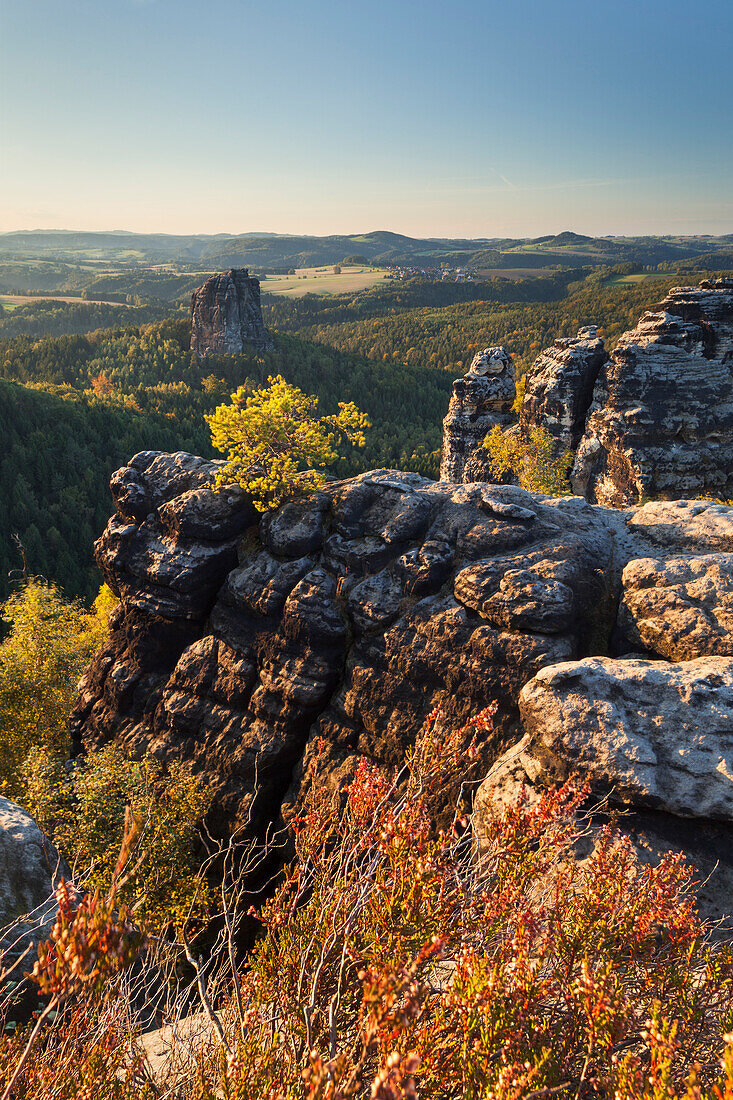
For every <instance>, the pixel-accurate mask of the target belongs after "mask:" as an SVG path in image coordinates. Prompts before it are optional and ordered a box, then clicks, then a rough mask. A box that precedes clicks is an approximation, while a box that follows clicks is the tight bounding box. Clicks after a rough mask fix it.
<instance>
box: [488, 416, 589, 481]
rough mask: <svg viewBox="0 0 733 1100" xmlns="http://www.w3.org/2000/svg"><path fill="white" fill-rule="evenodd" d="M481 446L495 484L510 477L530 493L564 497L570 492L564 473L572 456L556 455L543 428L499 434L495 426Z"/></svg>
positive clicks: (569, 465)
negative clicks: (485, 454) (486, 454)
mask: <svg viewBox="0 0 733 1100" xmlns="http://www.w3.org/2000/svg"><path fill="white" fill-rule="evenodd" d="M483 445H484V447H485V448H486V450H487V451H488V455H489V466H490V470H491V476H492V477H495V478H496V479H497V480H498V481H500V480H501V479H502V478H504V477H505V476H506V475H507V474H511V475H513V476H514V477H515V478H516V479H517V481H518V482H519V484H520V485H521V487H522V488H523V489H528V490H529V491H530V492H534V493H546V494H547V495H548V496H566V495H567V494H568V493H569V492H570V484H569V482H568V470H569V469H570V467H571V465H572V462H573V453H572V451H565V452H563V453H562V454H560V455H557V454H556V453H555V441H554V439H553V438H552V436H551V435H550V433H549V432H548V431H547V429H546V428H544V427H542V426H539V427H532V428H528V429H527V430H526V431H525V432H519V431H517V430H516V428H513V429H510V430H509V431H503V430H502V427H501V425H500V424H495V425H494V427H493V428H492V429H491V431H490V432H489V434H488V435H487V436H486V439H485V440H484V444H483Z"/></svg>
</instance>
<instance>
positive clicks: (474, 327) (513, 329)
mask: <svg viewBox="0 0 733 1100" xmlns="http://www.w3.org/2000/svg"><path fill="white" fill-rule="evenodd" d="M528 281H529V280H528ZM676 282H679V276H670V277H669V278H666V279H659V280H656V279H655V280H648V281H644V282H638V283H622V284H620V285H613V284H609V283H608V282H606V281H604V280H603V279H601V278H599V277H598V276H596V275H592V276H590V278H588V279H585V280H584V281H582V282H580V283H575V284H573V286H572V287H571V291H573V292H571V293H570V294H569V295H568V296H567V297H558V298H557V299H556V300H554V301H551V300H543V301H539V302H537V301H535V302H527V303H526V304H524V303H521V302H517V301H513V302H500V301H499V302H496V301H485V300H480V301H471V302H461V303H456V304H454V305H448V306H444V307H443V308H431V307H429V306H428V307H422V308H415V309H405V310H402V311H400V312H395V313H392V314H389V315H386V316H376V317H375V316H372V317H369V318H363V319H348V320H346V319H345V320H342V321H332V322H331V321H327V320H326V319H325V318H323V317H321V319H320V320H319V321H316V322H314V323H311V324H308V323H307V322H306V323H302V321H303V320H304V318H303V313H304V311H303V310H302V307H301V305H300V302H294V303H292V305H293V309H292V312H291V317H292V318H293V321H294V326H295V328H296V331H298V332H299V334H300V335H302V336H304V337H306V338H308V339H311V340H315V341H318V342H319V343H324V344H328V345H329V346H331V347H335V348H338V349H339V350H340V351H344V352H348V353H350V354H354V355H365V356H367V357H368V358H369V359H373V360H379V361H382V362H388V361H392V362H397V363H409V364H412V365H417V366H423V367H433V368H437V369H441V370H448V371H451V372H452V373H459V372H460V371H461V370H462V369H464V367H467V366H468V361H470V359H471V357H472V355H473V353H474V352H475V351H476V350H478V349H479V348H484V347H487V346H491V345H495V344H505V345H506V346H507V348H508V349H509V350H510V351H511V353H512V355H513V356H514V359H515V365H516V368H517V370H518V372H519V373H522V372H523V371H524V370H526V368H527V367H528V366H529V365H530V363H531V362H532V360H533V359H534V358H535V357H536V356H537V355H538V354H539V352H540V351H541V350H542V349H543V348H545V347H547V346H548V345H549V344H551V343H552V341H553V340H555V339H557V337H558V336H574V335H575V333H576V332H577V330H578V328H579V327H580V326H581V325H589V324H596V325H598V326H599V328H600V329H601V330H602V332H601V335H603V336H604V337H605V339H606V343H607V345H608V346H609V347H612V346H613V344H615V341H616V340H617V339H618V337H619V336H620V335H621V333H622V332H623V331H625V329H627V328H629V327H631V326H633V325H634V324H635V323H636V321H637V320H638V318H639V316H640V314H641V313H643V312H644V310H645V309H649V308H651V306H653V305H654V304H655V303H656V302H658V301H659V300H660V298H663V297H664V295H665V293H666V291H667V289H668V288H669V287H670V286H673V285H674V284H675V283H676ZM520 285H521V284H520ZM288 304H289V303H288ZM286 305H287V304H286V303H279V306H280V311H279V316H280V318H281V319H282V323H285V324H287V323H288V319H287V313H286ZM274 315H275V316H277V314H274ZM293 321H291V322H290V323H291V324H292V323H293Z"/></svg>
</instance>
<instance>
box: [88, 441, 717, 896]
mask: <svg viewBox="0 0 733 1100" xmlns="http://www.w3.org/2000/svg"><path fill="white" fill-rule="evenodd" d="M217 468H218V466H217V464H216V463H211V462H206V461H205V460H203V459H199V458H196V457H195V456H192V455H187V454H174V455H165V454H155V453H153V452H145V453H143V454H141V455H136V456H135V458H134V459H132V460H131V462H130V464H129V465H128V466H127V467H125V468H123V469H122V470H121V471H118V472H117V474H115V475H114V477H113V481H112V484H113V491H114V498H115V501H116V507H117V512H116V514H115V516H113V518H112V519H111V520H110V523H109V525H108V528H107V530H106V531H105V533H104V535H103V536H102V537H101V539H100V540H99V542H98V543H97V546H96V553H97V560H98V562H99V564H100V567H101V568H102V570H103V572H104V574H105V577H106V579H107V580H108V582H109V583H110V585H111V587H112V588H113V590H114V591H115V592H117V593H118V595H119V596H120V601H121V602H120V606H119V608H118V610H117V611H116V613H115V615H114V616H113V620H112V624H111V626H112V630H111V634H110V637H109V641H108V643H107V645H106V646H105V647H104V648H103V650H102V651H101V652H100V653H99V654H98V655H97V657H96V659H95V661H94V662H93V664H92V666H91V667H90V669H89V670H88V672H87V674H86V676H85V678H84V680H83V681H82V684H81V690H80V695H79V700H78V703H77V707H76V710H75V714H74V729H75V735H76V738H77V745H78V746H79V747H80V746H81V744H82V742H83V741H87V742H88V743H90V744H100V743H103V742H105V741H107V740H109V739H111V738H115V739H117V740H118V741H120V742H121V743H123V744H124V745H125V746H127V748H128V749H129V750H130V751H131V752H132V753H133V754H136V755H137V754H140V753H142V752H144V751H146V750H151V751H153V752H154V753H156V754H157V755H158V756H159V757H160V758H161V760H163V761H164V762H165V761H172V760H181V759H183V760H188V761H189V762H190V763H191V765H192V766H193V768H194V770H195V771H196V772H197V773H198V774H199V775H201V776H202V777H203V778H204V780H205V782H206V783H207V784H208V785H209V786H210V788H211V790H212V792H213V795H214V811H213V815H212V820H211V826H212V828H216V829H219V830H221V831H224V830H225V829H226V828H228V827H231V826H232V825H233V824H235V823H236V822H237V821H239V822H241V821H243V820H244V819H245V818H247V819H248V820H250V821H251V824H252V827H253V828H255V829H262V828H264V827H265V826H266V825H267V824H269V823H271V822H272V821H274V820H276V819H277V818H278V815H280V814H281V813H283V812H284V813H285V814H287V813H289V812H290V810H291V809H292V808H293V807H294V806H297V805H298V804H299V802H301V801H302V798H303V795H304V792H305V791H306V790H307V789H308V786H309V784H311V783H312V782H314V781H315V782H318V783H322V784H325V785H326V786H327V787H330V788H333V789H335V788H337V787H339V786H340V785H342V784H343V782H345V781H346V780H347V779H348V777H349V776H350V775H351V774H352V771H353V768H354V765H355V761H356V759H357V757H358V756H359V755H362V754H363V755H366V756H367V757H368V758H370V759H371V760H373V761H375V762H377V763H380V764H383V765H385V766H387V767H392V766H393V765H395V764H397V763H398V762H399V761H401V760H402V758H403V755H404V752H405V750H406V748H407V747H408V745H409V744H410V743H411V742H412V740H413V739H414V736H415V734H416V731H417V730H418V728H419V727H420V725H421V723H422V721H423V719H424V718H425V716H426V714H427V713H428V712H430V711H431V710H433V709H434V708H435V707H439V708H441V709H442V711H443V714H444V719H443V720H444V721H445V722H446V724H449V725H453V726H459V725H461V724H462V723H463V722H464V721H465V720H466V719H468V718H469V717H470V716H472V715H473V714H475V713H476V712H477V711H479V710H481V709H482V708H483V707H484V706H485V705H486V704H487V703H489V702H491V701H493V700H498V702H499V712H498V721H497V727H496V730H495V731H494V733H493V734H492V735H491V737H490V739H488V740H487V741H486V742H485V743H484V745H483V748H482V753H483V762H484V765H485V767H486V770H487V771H488V770H489V768H490V767H491V766H492V765H493V766H494V767H495V768H496V767H499V770H500V772H501V769H502V768H503V769H504V770H503V772H501V774H502V775H503V776H504V778H503V779H501V781H500V780H499V779H497V773H496V772H495V771H493V772H492V773H491V775H492V776H493V778H491V777H490V781H489V780H487V783H489V787H490V788H491V789H494V788H492V787H491V785H492V784H495V785H496V784H498V786H496V789H499V788H500V787H501V785H502V784H504V785H506V784H509V786H510V787H512V789H514V790H516V789H517V783H518V781H519V780H518V778H517V777H518V776H519V777H521V778H523V780H524V781H525V782H528V783H529V782H530V781H531V782H534V783H537V784H542V783H544V782H550V781H551V780H552V779H553V778H557V777H559V776H561V775H562V774H565V771H563V769H567V768H569V767H570V766H578V767H582V769H583V770H584V773H585V774H586V775H587V776H590V777H591V778H592V779H593V782H594V783H595V784H596V786H597V788H598V791H599V793H605V792H606V791H607V790H611V789H613V788H618V789H619V790H622V791H623V792H624V794H623V798H622V799H620V801H621V802H623V804H624V805H625V806H628V805H631V806H632V807H633V809H634V813H636V814H642V815H644V814H646V815H652V816H654V815H667V816H666V817H665V822H667V824H664V822H663V823H662V825H661V826H660V825H659V821H657V825H658V826H659V827H660V828H662V833H664V829H665V828H668V827H669V828H671V826H669V822H668V821H667V819H668V818H670V819H671V818H674V819H675V821H679V820H680V819H681V818H680V815H682V814H684V813H687V812H688V811H690V807H691V806H692V804H693V800H692V795H691V794H690V791H691V790H694V791H696V792H698V793H697V794H696V795H695V797H698V800H699V807H700V810H699V812H700V814H701V815H702V816H701V817H700V820H704V821H705V822H706V825H705V828H709V829H716V828H722V826H720V825H716V824H714V821H720V820H722V818H721V817H720V814H721V813H722V811H721V810H720V807H721V806H723V805H724V802H725V798H726V797H727V796H725V795H724V793H723V792H724V790H725V788H726V784H727V783H728V778H727V772H726V771H725V768H724V766H723V763H722V761H723V760H724V753H725V751H726V749H725V743H724V742H725V736H726V733H725V731H726V723H727V722H728V716H727V710H726V709H725V707H727V703H725V705H723V704H724V700H725V699H727V695H726V692H728V690H729V687H728V686H727V685H728V672H727V671H725V670H724V671H723V672H720V670H719V669H718V667H717V664H716V662H718V663H721V662H722V665H725V666H726V668H727V664H726V662H733V656H731V653H730V650H729V648H728V623H729V622H730V616H731V597H730V583H729V578H730V561H731V558H733V543H732V540H733V526H732V524H731V520H730V516H731V514H732V513H731V511H730V510H729V509H725V508H723V507H722V506H720V505H716V504H714V503H712V502H704V501H697V502H677V503H661V502H657V503H650V504H647V505H645V506H644V507H642V508H639V509H635V510H629V511H627V512H623V511H619V510H615V509H606V508H601V507H597V506H592V505H590V504H588V503H587V502H586V501H584V500H582V499H580V498H578V497H565V498H555V499H553V498H545V497H541V496H538V495H534V494H531V493H526V492H524V491H523V490H521V489H519V488H518V487H515V486H493V485H492V486H489V485H486V484H481V483H477V484H467V485H463V484H454V483H450V482H444V481H441V482H437V483H436V482H431V481H428V480H427V479H425V478H422V477H419V476H418V475H416V474H406V473H399V472H397V471H390V470H378V471H372V472H370V473H368V474H362V475H360V476H358V477H356V478H352V479H349V480H346V481H334V482H329V483H327V484H326V485H325V486H324V488H323V490H322V491H321V492H319V493H316V494H314V495H313V496H311V497H309V498H307V499H303V500H299V501H294V502H292V503H290V504H286V505H284V506H283V507H281V508H279V509H278V510H276V511H273V512H270V513H267V514H265V515H264V516H263V517H261V518H260V517H258V516H257V514H256V513H255V512H254V510H253V508H252V507H251V505H250V504H249V502H248V500H247V499H246V498H245V497H244V496H242V494H241V493H239V491H238V490H215V489H212V488H210V482H211V478H212V475H213V474H214V473H215V472H216V470H217ZM617 609H618V614H617ZM629 648H631V649H633V650H636V651H637V654H640V656H635V657H633V658H629V657H628V656H624V654H628V650H629ZM700 658H705V659H707V661H708V662H712V665H709V664H705V661H704V660H703V661H701V660H700ZM667 660H673V661H674V662H675V663H674V664H667V663H666V661H667ZM688 661H690V662H692V664H695V665H697V666H700V667H699V668H698V669H697V670H696V669H695V668H693V667H692V666H691V665H688V664H687V662H688ZM713 666H715V667H713ZM558 669H559V670H561V671H558ZM573 677H574V679H573ZM715 677H719V681H716V682H715V683H713V680H714V678H715ZM528 685H529V686H528ZM573 685H574V686H573ZM705 685H707V686H705ZM730 690H731V691H733V687H731V689H730ZM645 692H646V696H647V697H646V702H645ZM533 693H535V694H534V695H533ZM531 698H536V699H537V700H539V701H538V702H537V705H536V707H535V708H534V710H533V711H532V715H530V710H531V707H530V703H529V701H527V702H526V703H523V702H521V700H530V699H531ZM520 705H521V707H522V708H523V714H524V725H522V717H521V715H520ZM731 705H732V706H733V703H732V704H731ZM553 715H554V717H552V716H553ZM655 715H656V716H657V718H658V721H657V722H656V725H655ZM551 720H552V722H553V723H554V726H553V728H555V726H556V727H557V729H558V730H559V733H558V738H559V740H558V739H557V738H555V739H554V740H553V739H552V738H549V737H546V736H545V735H544V734H543V733H541V732H540V723H541V722H549V721H551ZM533 723H534V724H533ZM675 723H676V725H675ZM543 728H544V727H543ZM730 728H733V726H732V727H730ZM675 729H676V730H677V732H676V734H675ZM523 736H524V737H525V740H524V741H521V739H522V737H523ZM553 736H554V735H553ZM584 736H585V737H586V742H585V743H583V737H584ZM675 737H676V741H675ZM563 738H565V740H563ZM655 738H656V739H657V740H655ZM706 738H707V740H706ZM644 739H646V740H645V741H644V744H647V745H651V746H652V747H651V748H648V747H647V749H645V750H644V751H645V752H646V753H647V756H646V757H644V758H643V759H642V756H641V755H640V753H641V749H640V747H639V746H640V745H641V742H642V740H644ZM518 742H521V747H520V749H517V748H516V747H515V748H514V749H513V750H512V751H513V753H514V756H513V764H512V765H511V767H509V768H507V766H505V765H506V761H504V763H500V764H498V765H495V764H494V762H495V761H496V760H497V758H498V757H499V756H500V753H501V752H503V750H504V749H505V748H506V746H509V745H512V744H513V745H515V746H516V745H517V743H518ZM556 742H557V743H556ZM584 744H585V747H584ZM675 745H676V746H677V749H675ZM543 746H544V747H543ZM685 746H688V747H689V752H688V753H687V756H686V757H685V758H684V759H683V757H684V753H682V752H680V751H677V750H680V749H684V748H685ZM706 746H707V747H706ZM676 751H677V756H675V752H676ZM678 758H679V759H678ZM530 759H532V760H534V761H535V762H536V763H535V766H534V767H535V770H534V771H532V770H531V768H529V771H530V772H531V775H530V774H529V772H528V770H527V767H529V766H527V767H525V764H526V762H527V761H528V760H530ZM523 761H524V763H523ZM644 761H647V763H644ZM642 764H644V767H647V769H651V771H652V772H654V769H657V772H656V777H655V776H652V775H651V773H650V774H647V773H646V772H645V773H644V774H643V776H642V772H643V768H642ZM726 767H727V765H726ZM635 768H638V775H637V774H636V772H635V771H634V769H635ZM685 768H687V769H688V771H689V773H690V776H691V778H690V779H689V783H688V787H687V788H684V787H683V788H681V789H680V790H677V791H676V793H674V791H673V780H675V781H676V777H677V778H679V775H680V774H682V772H683V771H684V769H685ZM680 769H682V772H681V771H680ZM708 773H710V774H708ZM712 773H715V774H712ZM653 779H654V782H652V780H653ZM654 783H656V786H655V785H654ZM645 784H646V785H645ZM512 785H513V786H512ZM488 789H489V788H486V790H488ZM645 792H646V793H645ZM650 792H651V793H650ZM705 799H707V801H705ZM660 807H663V808H660ZM656 820H657V819H656V818H655V821H656ZM660 820H661V818H660ZM649 828H651V827H649ZM675 828H677V826H676V825H675ZM680 828H681V826H680ZM645 829H647V832H646V833H645V834H644V835H645V836H647V835H648V834H649V829H648V828H647V826H645ZM649 835H650V834H649ZM660 835H661V834H660ZM650 843H651V842H650ZM711 850H712V849H711ZM731 875H732V878H731V881H733V865H732V867H731Z"/></svg>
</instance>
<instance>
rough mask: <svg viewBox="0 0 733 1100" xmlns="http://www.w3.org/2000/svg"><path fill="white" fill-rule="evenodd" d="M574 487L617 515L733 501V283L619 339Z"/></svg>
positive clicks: (695, 292)
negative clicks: (631, 508)
mask: <svg viewBox="0 0 733 1100" xmlns="http://www.w3.org/2000/svg"><path fill="white" fill-rule="evenodd" d="M571 481H572V485H573V491H574V492H575V493H578V494H579V495H582V496H586V497H587V498H588V499H589V500H591V501H596V502H598V503H600V504H607V505H613V506H625V505H630V504H636V503H638V502H639V501H642V500H646V499H663V500H664V499H666V500H672V499H677V498H684V497H698V496H706V495H712V496H716V497H720V498H722V499H725V500H728V499H730V498H731V497H733V280H730V279H718V280H716V281H714V282H708V281H704V282H702V283H701V284H700V286H699V287H696V288H695V287H676V288H675V289H673V290H671V291H670V293H669V294H668V295H667V297H666V298H665V299H664V301H662V302H661V303H660V305H659V307H658V309H657V310H655V311H654V312H651V313H646V314H645V315H644V316H643V317H642V319H641V320H640V321H639V323H638V325H637V326H636V328H634V329H632V330H631V331H630V332H627V333H625V334H624V335H623V336H622V337H621V338H620V340H619V343H618V346H617V347H616V350H615V351H614V352H613V354H612V355H611V357H610V359H609V360H608V361H607V362H606V363H605V365H604V366H603V367H602V369H601V371H600V374H599V375H598V380H597V382H596V387H595V392H594V395H593V404H592V406H591V409H590V413H589V416H588V420H587V423H586V428H585V433H584V435H583V439H582V441H581V443H580V446H579V448H578V452H577V456H576V461H575V466H574V469H573V473H572V478H571Z"/></svg>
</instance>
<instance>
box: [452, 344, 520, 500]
mask: <svg viewBox="0 0 733 1100" xmlns="http://www.w3.org/2000/svg"><path fill="white" fill-rule="evenodd" d="M515 396H516V386H515V382H514V367H513V365H512V359H511V356H510V355H509V353H508V352H507V351H506V349H505V348H503V347H494V348H485V349H484V350H483V351H481V352H476V355H474V357H473V360H472V362H471V366H470V367H469V368H468V373H467V374H466V375H465V377H463V378H457V379H456V381H455V382H454V383H453V395H452V397H451V399H450V405H449V406H448V415H447V416H446V418H445V420H444V421H443V450H442V454H441V459H440V480H441V481H453V482H461V481H466V482H468V481H479V480H484V479H483V478H481V477H478V476H477V474H478V473H480V472H481V470H482V468H483V463H482V462H481V444H482V442H483V440H484V438H485V437H486V435H487V434H488V432H489V431H491V429H492V428H493V426H494V425H495V424H501V425H502V426H503V427H504V426H507V425H509V424H510V423H511V408H512V405H513V403H514V399H515ZM472 458H476V459H477V460H478V462H479V466H478V468H477V469H473V470H468V471H467V469H466V467H467V465H468V464H469V463H470V462H471V459H472Z"/></svg>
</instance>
